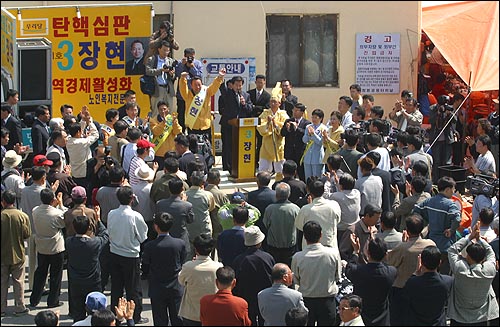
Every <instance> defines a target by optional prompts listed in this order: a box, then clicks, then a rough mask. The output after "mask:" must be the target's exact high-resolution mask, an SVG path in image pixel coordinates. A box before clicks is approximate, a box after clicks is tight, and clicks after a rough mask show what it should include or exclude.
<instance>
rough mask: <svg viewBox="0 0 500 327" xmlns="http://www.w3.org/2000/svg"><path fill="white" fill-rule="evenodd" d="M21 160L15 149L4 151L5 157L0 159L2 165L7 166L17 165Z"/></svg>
mask: <svg viewBox="0 0 500 327" xmlns="http://www.w3.org/2000/svg"><path fill="white" fill-rule="evenodd" d="M22 160H23V157H21V156H20V155H18V154H17V153H16V151H14V150H9V151H7V152H5V157H4V158H3V160H2V165H4V166H5V167H7V168H14V167H17V166H18V165H19V164H20V163H21V161H22Z"/></svg>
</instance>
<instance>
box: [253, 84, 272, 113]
mask: <svg viewBox="0 0 500 327" xmlns="http://www.w3.org/2000/svg"><path fill="white" fill-rule="evenodd" d="M248 95H250V101H252V104H253V107H252V117H259V116H260V114H261V113H262V111H263V110H264V109H269V108H271V105H270V103H269V102H270V101H271V94H270V93H269V92H267V91H266V90H264V89H263V90H262V94H261V95H260V97H259V100H257V89H251V90H249V91H248Z"/></svg>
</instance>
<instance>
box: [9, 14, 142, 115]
mask: <svg viewBox="0 0 500 327" xmlns="http://www.w3.org/2000/svg"><path fill="white" fill-rule="evenodd" d="M21 10H22V20H21V21H19V22H18V25H17V37H18V38H34V37H45V38H47V39H49V40H50V41H51V42H52V53H53V57H52V98H53V108H59V107H60V106H61V105H62V104H65V103H68V104H71V105H73V106H74V108H75V110H76V113H78V112H79V110H80V108H81V107H82V106H83V105H87V106H88V107H89V108H90V110H91V114H92V115H93V116H94V118H95V119H97V120H98V121H104V120H105V112H106V110H107V109H109V108H118V107H120V106H122V105H123V104H124V102H123V93H125V91H127V90H129V89H132V90H134V91H136V95H137V102H138V104H139V105H140V106H142V107H143V108H148V107H149V98H148V96H147V95H144V94H142V93H141V92H140V84H139V78H140V76H138V75H126V74H125V65H126V61H127V60H128V58H129V57H130V54H129V53H130V49H128V48H127V46H126V44H130V43H131V40H132V39H141V38H142V39H144V38H145V37H149V35H151V11H150V10H151V4H138V5H135V4H134V5H128V6H127V5H113V6H109V5H108V6H106V5H105V6H99V7H93V6H92V7H90V6H89V7H87V6H80V7H79V10H80V15H81V18H77V15H76V6H68V7H66V6H65V7H50V8H23V9H21ZM15 11H16V10H10V12H11V13H12V14H15ZM143 46H144V54H145V53H146V52H147V47H148V44H143ZM20 78H22V76H21V77H20ZM147 111H148V110H144V114H145V113H147ZM53 113H54V115H55V116H57V115H60V113H59V110H57V109H56V110H53Z"/></svg>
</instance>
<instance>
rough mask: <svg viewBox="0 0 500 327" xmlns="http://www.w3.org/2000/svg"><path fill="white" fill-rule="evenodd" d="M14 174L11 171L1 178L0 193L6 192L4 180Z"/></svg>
mask: <svg viewBox="0 0 500 327" xmlns="http://www.w3.org/2000/svg"><path fill="white" fill-rule="evenodd" d="M14 174H15V172H14V171H12V170H11V171H9V172H7V174H5V175H3V176H2V192H3V191H5V190H7V186H6V185H5V180H6V179H7V177H9V176H10V175H14Z"/></svg>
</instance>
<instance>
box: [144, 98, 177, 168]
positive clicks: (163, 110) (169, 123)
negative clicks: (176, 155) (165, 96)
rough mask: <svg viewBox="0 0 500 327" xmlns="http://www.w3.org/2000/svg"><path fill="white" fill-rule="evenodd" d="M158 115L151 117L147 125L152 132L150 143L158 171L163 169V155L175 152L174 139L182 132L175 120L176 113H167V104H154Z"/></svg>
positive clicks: (160, 102) (161, 102)
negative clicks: (152, 145)
mask: <svg viewBox="0 0 500 327" xmlns="http://www.w3.org/2000/svg"><path fill="white" fill-rule="evenodd" d="M156 106H157V108H158V115H156V117H151V119H150V121H149V125H150V127H151V131H152V132H153V140H152V143H153V144H154V145H155V148H154V150H155V161H156V162H158V166H159V169H163V167H164V161H165V154H166V153H167V152H168V151H175V144H174V139H175V137H176V136H177V134H179V133H181V132H182V127H181V125H179V121H178V120H177V113H176V112H174V113H173V114H170V113H169V111H170V110H169V107H168V106H169V104H168V103H166V102H165V101H163V100H160V101H158V103H157V104H156Z"/></svg>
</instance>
